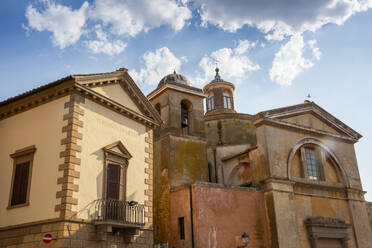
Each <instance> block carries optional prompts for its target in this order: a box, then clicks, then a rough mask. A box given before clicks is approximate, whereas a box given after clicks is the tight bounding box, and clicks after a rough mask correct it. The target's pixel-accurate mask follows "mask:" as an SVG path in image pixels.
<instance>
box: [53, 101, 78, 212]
mask: <svg viewBox="0 0 372 248" xmlns="http://www.w3.org/2000/svg"><path fill="white" fill-rule="evenodd" d="M82 101H84V98H83V97H81V96H79V95H77V94H73V95H71V96H70V100H69V101H68V102H66V103H65V109H68V113H67V114H65V115H64V116H63V120H64V121H67V123H66V126H64V127H63V128H62V133H66V137H65V138H64V139H62V140H61V145H64V146H65V150H64V151H62V152H61V153H60V158H64V163H63V164H60V165H59V167H58V170H59V171H62V172H63V176H62V177H60V178H58V180H57V183H58V184H60V185H61V190H60V191H58V192H57V193H56V198H60V199H61V203H60V204H57V205H56V206H55V211H59V212H60V217H61V218H70V217H71V216H73V215H74V214H75V212H73V211H72V206H74V205H77V204H78V199H77V198H74V192H78V191H79V185H78V183H77V182H76V181H77V180H78V179H79V178H80V172H79V171H78V170H76V169H77V167H78V166H80V163H81V160H80V158H78V154H79V153H80V152H81V151H82V147H81V146H80V145H79V144H78V141H81V140H82V139H83V135H82V133H80V132H79V128H82V127H83V125H84V123H83V122H82V121H81V120H79V117H80V116H83V115H84V110H83V109H82V108H80V106H79V102H82Z"/></svg>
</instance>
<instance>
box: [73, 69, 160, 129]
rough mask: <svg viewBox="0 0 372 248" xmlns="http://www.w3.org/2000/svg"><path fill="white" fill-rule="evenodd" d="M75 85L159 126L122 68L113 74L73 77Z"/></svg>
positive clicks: (156, 116)
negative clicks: (147, 118)
mask: <svg viewBox="0 0 372 248" xmlns="http://www.w3.org/2000/svg"><path fill="white" fill-rule="evenodd" d="M73 77H74V78H75V80H76V82H77V83H79V84H81V85H83V86H84V87H87V88H90V89H91V90H93V91H95V92H96V93H98V94H100V95H102V96H104V97H106V98H108V99H110V100H112V101H114V102H116V103H118V104H120V105H122V106H124V107H126V108H128V109H130V110H132V111H134V112H136V113H139V114H142V115H144V116H146V117H149V118H151V119H152V120H153V121H154V122H156V123H158V124H160V123H161V118H160V116H159V114H158V112H157V111H156V110H155V109H154V107H153V106H152V105H151V103H150V102H149V101H148V100H147V98H146V97H145V96H144V95H143V93H142V91H141V90H140V89H139V88H138V86H137V85H136V83H135V82H134V81H133V79H132V78H131V77H130V75H129V74H128V71H127V69H125V68H122V69H119V70H117V71H114V72H109V73H99V74H86V75H74V76H73Z"/></svg>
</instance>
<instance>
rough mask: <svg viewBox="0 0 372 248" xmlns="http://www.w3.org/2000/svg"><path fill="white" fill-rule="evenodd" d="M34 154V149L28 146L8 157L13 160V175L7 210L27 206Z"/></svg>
mask: <svg viewBox="0 0 372 248" xmlns="http://www.w3.org/2000/svg"><path fill="white" fill-rule="evenodd" d="M35 152H36V147H35V146H29V147H26V148H23V149H20V150H17V151H16V152H15V153H13V154H11V155H10V157H11V158H12V159H13V175H12V184H11V187H10V194H9V204H8V209H9V208H15V207H22V206H27V205H29V196H30V186H31V174H32V166H33V160H34V154H35Z"/></svg>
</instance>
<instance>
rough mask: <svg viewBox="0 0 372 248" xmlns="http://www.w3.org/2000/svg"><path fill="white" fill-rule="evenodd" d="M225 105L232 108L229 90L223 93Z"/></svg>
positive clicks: (226, 107)
mask: <svg viewBox="0 0 372 248" xmlns="http://www.w3.org/2000/svg"><path fill="white" fill-rule="evenodd" d="M222 99H223V107H224V108H225V109H232V102H231V95H230V94H229V93H227V92H223V93H222Z"/></svg>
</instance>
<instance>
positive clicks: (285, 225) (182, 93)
mask: <svg viewBox="0 0 372 248" xmlns="http://www.w3.org/2000/svg"><path fill="white" fill-rule="evenodd" d="M234 90H235V86H234V84H232V83H230V82H226V81H225V80H223V79H222V78H221V76H220V75H219V70H218V69H216V76H215V78H214V79H213V80H212V81H211V82H210V83H208V84H207V85H206V86H205V87H204V89H203V91H201V89H198V88H195V87H192V86H191V85H190V83H189V81H188V80H187V78H186V77H184V76H182V75H180V74H177V73H175V72H174V73H173V74H170V75H167V76H165V77H164V78H163V79H162V80H161V81H160V83H159V85H158V87H157V88H156V89H155V90H154V91H153V92H151V93H150V94H149V95H148V98H149V100H150V102H151V103H152V104H153V105H154V106H155V108H156V109H157V110H158V111H159V114H160V115H161V118H162V120H163V124H162V125H161V126H160V127H158V128H156V129H155V131H154V137H155V141H154V145H155V151H157V152H155V154H154V167H155V171H156V172H155V173H154V179H155V185H154V186H155V188H154V191H155V195H156V197H155V202H154V213H155V216H156V218H155V220H154V229H155V234H156V235H155V244H156V247H283V248H289V247H293V248H295V247H304V248H314V247H315V248H318V247H343V248H345V247H355V248H356V247H358V248H362V247H363V248H364V247H372V233H371V226H370V223H369V218H368V212H367V204H366V202H365V200H364V197H363V195H364V193H365V192H364V191H363V189H362V186H361V182H360V177H359V172H358V166H357V161H356V155H355V151H354V144H355V143H356V142H357V141H358V140H359V139H360V138H361V135H360V134H358V133H357V132H356V131H354V130H352V129H351V128H350V127H348V126H347V125H346V124H344V123H342V122H341V121H339V120H338V119H337V118H335V117H334V116H332V115H331V114H329V113H328V112H327V111H325V110H324V109H322V108H321V107H320V106H318V105H317V104H316V103H314V102H310V101H305V102H304V103H302V104H298V105H293V106H288V107H284V108H278V109H272V110H268V111H263V112H260V113H258V114H254V115H250V114H243V113H237V112H236V110H235V104H234V95H233V93H234ZM203 94H204V97H205V103H206V111H205V113H204V114H203V112H202V111H201V106H202V101H203ZM183 103H187V104H183ZM184 106H186V107H184ZM185 118H186V121H185ZM201 124H203V125H201ZM185 129H186V131H185ZM170 136H172V138H171V139H173V140H178V143H176V142H173V143H172V142H165V141H164V140H165V139H169V137H170ZM180 141H182V142H184V144H183V145H180ZM186 144H188V145H186ZM157 149H159V150H157ZM246 234H247V235H248V236H249V239H250V240H249V243H248V244H245V243H242V241H243V238H245V237H246V236H247V235H246Z"/></svg>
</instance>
